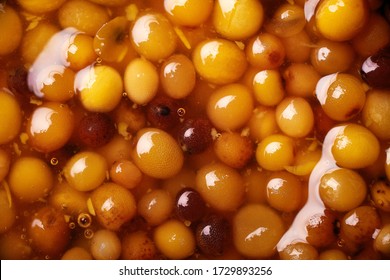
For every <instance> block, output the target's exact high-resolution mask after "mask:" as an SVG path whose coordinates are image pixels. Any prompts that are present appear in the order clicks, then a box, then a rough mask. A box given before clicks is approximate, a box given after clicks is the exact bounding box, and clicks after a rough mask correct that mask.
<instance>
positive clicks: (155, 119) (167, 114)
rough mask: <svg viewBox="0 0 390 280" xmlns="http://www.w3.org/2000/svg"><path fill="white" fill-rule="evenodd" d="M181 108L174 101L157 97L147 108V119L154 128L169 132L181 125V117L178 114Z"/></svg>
mask: <svg viewBox="0 0 390 280" xmlns="http://www.w3.org/2000/svg"><path fill="white" fill-rule="evenodd" d="M179 108H180V106H179V104H178V103H177V102H176V101H175V100H174V99H171V98H169V97H165V96H161V97H156V98H155V99H153V100H152V101H151V102H150V103H149V104H148V105H147V106H146V118H147V120H148V121H149V122H150V123H151V125H152V126H154V127H157V128H160V129H163V130H168V129H170V128H173V127H174V126H176V125H177V124H179V122H180V117H179V115H178V114H177V110H178V109H179Z"/></svg>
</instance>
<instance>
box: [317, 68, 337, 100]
mask: <svg viewBox="0 0 390 280" xmlns="http://www.w3.org/2000/svg"><path fill="white" fill-rule="evenodd" d="M337 75H338V73H334V74H330V75H327V76H324V77H322V78H321V79H320V80H319V81H318V82H317V85H316V90H315V93H316V96H317V99H318V101H319V102H320V104H321V105H324V104H325V103H326V99H327V97H328V90H329V87H330V86H331V85H332V84H333V83H334V81H336V79H337Z"/></svg>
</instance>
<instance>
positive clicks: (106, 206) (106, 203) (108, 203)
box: [100, 197, 115, 211]
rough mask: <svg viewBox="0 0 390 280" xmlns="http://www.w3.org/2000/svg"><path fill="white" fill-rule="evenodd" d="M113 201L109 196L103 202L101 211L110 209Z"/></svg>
mask: <svg viewBox="0 0 390 280" xmlns="http://www.w3.org/2000/svg"><path fill="white" fill-rule="evenodd" d="M114 205H115V203H114V201H112V198H111V197H109V198H107V199H106V201H104V202H103V204H102V207H101V208H100V209H101V210H102V211H110V210H111V209H112V208H113V207H114Z"/></svg>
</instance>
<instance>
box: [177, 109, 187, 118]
mask: <svg viewBox="0 0 390 280" xmlns="http://www.w3.org/2000/svg"><path fill="white" fill-rule="evenodd" d="M177 114H178V115H179V117H183V116H184V115H185V114H186V109H184V108H179V109H177Z"/></svg>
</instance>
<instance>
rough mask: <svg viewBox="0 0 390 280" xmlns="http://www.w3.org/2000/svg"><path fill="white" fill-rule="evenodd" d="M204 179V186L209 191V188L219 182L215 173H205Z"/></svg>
mask: <svg viewBox="0 0 390 280" xmlns="http://www.w3.org/2000/svg"><path fill="white" fill-rule="evenodd" d="M205 179H206V186H207V188H209V189H210V187H214V186H215V185H216V184H217V183H218V182H219V181H220V180H219V178H218V176H217V174H215V171H211V172H209V173H207V174H206V176H205Z"/></svg>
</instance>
